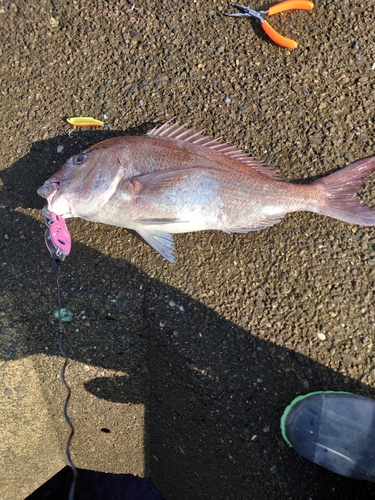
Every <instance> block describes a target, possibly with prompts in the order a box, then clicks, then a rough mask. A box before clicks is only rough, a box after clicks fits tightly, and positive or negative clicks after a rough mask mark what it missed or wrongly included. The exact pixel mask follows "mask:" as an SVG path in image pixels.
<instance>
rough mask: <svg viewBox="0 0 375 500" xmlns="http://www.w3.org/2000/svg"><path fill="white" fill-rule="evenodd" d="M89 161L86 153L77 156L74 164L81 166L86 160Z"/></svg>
mask: <svg viewBox="0 0 375 500" xmlns="http://www.w3.org/2000/svg"><path fill="white" fill-rule="evenodd" d="M86 159H87V154H86V153H82V154H80V155H77V156H76V157H75V158H74V163H75V164H76V165H81V163H83V162H84V161H85V160H86Z"/></svg>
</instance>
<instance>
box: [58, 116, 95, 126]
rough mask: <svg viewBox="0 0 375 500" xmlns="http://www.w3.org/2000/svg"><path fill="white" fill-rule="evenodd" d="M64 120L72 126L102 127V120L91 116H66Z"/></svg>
mask: <svg viewBox="0 0 375 500" xmlns="http://www.w3.org/2000/svg"><path fill="white" fill-rule="evenodd" d="M66 121H67V122H68V123H69V125H72V126H73V127H102V126H103V125H104V122H101V121H100V120H96V119H95V118H92V117H91V116H74V117H72V118H67V119H66Z"/></svg>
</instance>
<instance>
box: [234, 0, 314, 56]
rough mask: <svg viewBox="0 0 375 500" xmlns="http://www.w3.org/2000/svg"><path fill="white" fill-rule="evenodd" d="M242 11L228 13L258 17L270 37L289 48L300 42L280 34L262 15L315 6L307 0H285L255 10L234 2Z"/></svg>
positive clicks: (235, 15) (307, 8)
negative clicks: (267, 7) (264, 8)
mask: <svg viewBox="0 0 375 500" xmlns="http://www.w3.org/2000/svg"><path fill="white" fill-rule="evenodd" d="M233 6H234V7H235V8H236V9H238V10H239V11H240V12H238V13H235V14H227V15H228V16H230V17H254V18H255V19H257V20H258V21H259V22H260V23H261V25H262V28H263V30H264V31H265V33H266V34H267V35H268V36H269V38H270V39H271V40H272V41H273V42H275V43H276V44H277V45H280V46H281V47H286V48H287V49H295V48H296V47H298V43H297V42H295V41H294V40H292V39H290V38H286V37H285V36H282V35H280V33H278V32H277V31H276V30H274V29H273V28H272V26H271V25H270V24H269V23H268V22H267V21H266V20H265V19H264V18H263V17H262V14H268V15H269V16H272V15H274V14H278V13H279V12H284V11H286V10H311V9H313V8H314V4H313V2H310V1H307V0H285V1H284V2H281V3H278V4H276V5H272V6H271V7H270V8H269V9H268V10H259V11H258V10H254V9H250V7H246V6H244V5H239V4H234V5H233Z"/></svg>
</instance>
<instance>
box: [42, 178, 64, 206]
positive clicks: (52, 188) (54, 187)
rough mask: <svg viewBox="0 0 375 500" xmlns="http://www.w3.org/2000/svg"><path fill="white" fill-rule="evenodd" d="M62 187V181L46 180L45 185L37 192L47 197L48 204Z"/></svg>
mask: <svg viewBox="0 0 375 500" xmlns="http://www.w3.org/2000/svg"><path fill="white" fill-rule="evenodd" d="M59 189H60V182H45V183H44V184H43V186H40V188H39V189H38V191H37V193H38V195H39V196H41V197H42V198H45V199H46V200H47V202H48V205H49V206H50V205H51V202H52V199H53V197H54V196H55V194H56V193H57V191H58V190H59Z"/></svg>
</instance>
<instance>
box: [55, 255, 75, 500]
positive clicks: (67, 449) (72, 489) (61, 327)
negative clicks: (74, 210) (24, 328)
mask: <svg viewBox="0 0 375 500" xmlns="http://www.w3.org/2000/svg"><path fill="white" fill-rule="evenodd" d="M55 264H56V265H57V279H56V286H57V291H56V296H57V306H58V312H57V317H58V321H59V333H60V341H59V348H60V353H61V355H62V356H63V358H64V364H63V366H62V369H61V381H62V383H63V386H64V387H65V389H66V391H67V395H66V399H65V402H64V407H63V415H64V418H65V421H66V423H67V424H68V426H69V427H70V433H69V436H68V439H67V441H66V446H65V455H66V459H67V461H68V464H69V466H70V468H71V469H72V472H73V479H72V483H71V486H70V491H69V500H74V492H75V488H76V483H77V478H78V471H77V468H76V466H75V465H74V462H73V460H72V457H71V454H70V445H71V442H72V438H73V435H74V426H73V423H72V421H71V420H70V418H69V415H68V405H69V400H70V396H71V394H72V392H71V390H70V386H69V384H68V383H67V381H66V378H65V373H66V368H67V366H68V361H69V359H68V356H67V355H66V352H65V349H64V337H65V336H66V332H65V328H64V325H63V322H62V320H61V293H60V274H61V267H60V264H61V260H60V261H55Z"/></svg>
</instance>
